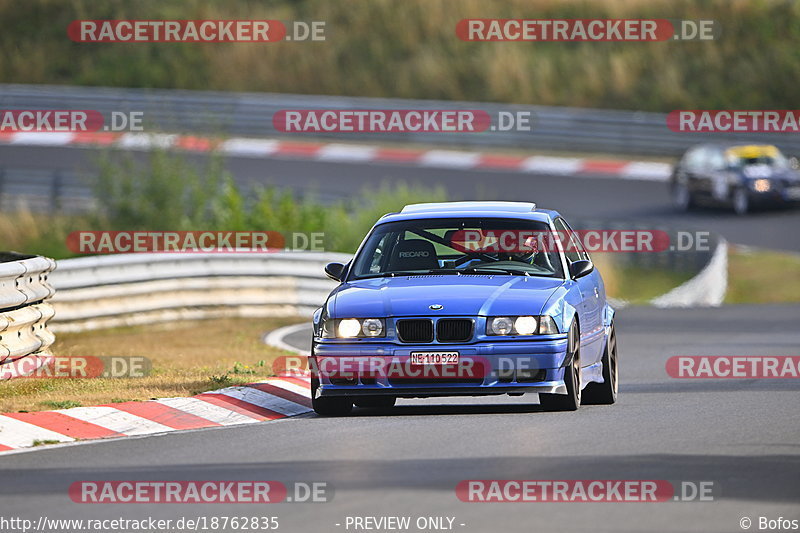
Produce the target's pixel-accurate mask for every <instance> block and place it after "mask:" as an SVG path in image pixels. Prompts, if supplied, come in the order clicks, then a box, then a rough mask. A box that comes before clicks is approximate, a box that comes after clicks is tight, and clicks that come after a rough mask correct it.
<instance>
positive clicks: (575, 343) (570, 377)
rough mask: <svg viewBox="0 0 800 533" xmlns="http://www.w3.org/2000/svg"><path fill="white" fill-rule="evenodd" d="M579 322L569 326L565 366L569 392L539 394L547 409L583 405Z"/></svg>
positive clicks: (571, 409)
mask: <svg viewBox="0 0 800 533" xmlns="http://www.w3.org/2000/svg"><path fill="white" fill-rule="evenodd" d="M580 338H581V337H580V332H579V331H578V326H577V324H573V326H572V327H571V328H569V342H568V343H567V352H568V356H567V358H568V361H569V362H568V364H567V366H566V367H565V368H564V383H565V384H566V385H567V394H550V393H541V394H539V404H540V405H541V406H542V408H543V409H544V410H545V411H575V410H576V409H578V407H579V406H580V405H581V342H580Z"/></svg>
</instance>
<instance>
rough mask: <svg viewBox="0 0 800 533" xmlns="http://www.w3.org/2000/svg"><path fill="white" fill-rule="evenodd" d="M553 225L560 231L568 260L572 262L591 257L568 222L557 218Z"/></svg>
mask: <svg viewBox="0 0 800 533" xmlns="http://www.w3.org/2000/svg"><path fill="white" fill-rule="evenodd" d="M553 225H554V226H555V228H556V231H558V233H559V238H560V239H561V244H562V245H563V246H564V255H565V256H566V257H567V261H569V262H570V263H572V262H574V261H580V260H582V259H589V256H588V255H587V254H586V252H585V251H584V249H583V245H582V244H581V242H580V239H578V236H577V235H576V234H575V232H574V231H572V228H570V227H569V226H568V225H567V222H566V221H565V220H564V219H563V218H557V219H555V221H554V222H553Z"/></svg>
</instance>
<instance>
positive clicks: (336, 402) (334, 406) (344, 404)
mask: <svg viewBox="0 0 800 533" xmlns="http://www.w3.org/2000/svg"><path fill="white" fill-rule="evenodd" d="M318 388H319V381H318V380H317V378H314V377H312V378H311V407H312V408H313V409H314V412H315V413H317V414H318V415H320V416H344V415H346V414H349V413H350V411H352V410H353V400H351V399H350V398H348V397H347V396H329V397H325V398H317V389H318Z"/></svg>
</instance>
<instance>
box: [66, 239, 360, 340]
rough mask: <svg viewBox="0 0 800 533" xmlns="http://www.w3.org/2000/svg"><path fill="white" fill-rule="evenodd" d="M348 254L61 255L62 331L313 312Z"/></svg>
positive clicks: (328, 289)
mask: <svg viewBox="0 0 800 533" xmlns="http://www.w3.org/2000/svg"><path fill="white" fill-rule="evenodd" d="M349 259H350V256H348V255H344V254H328V253H325V254H323V253H309V252H276V253H269V254H263V253H247V252H241V253H190V254H151V253H142V254H125V255H109V256H93V257H81V258H76V259H65V260H62V261H59V262H58V270H57V271H56V272H55V273H54V275H53V278H52V283H53V286H55V287H56V288H57V289H58V292H57V294H56V296H55V298H54V299H53V303H54V305H55V307H56V309H57V310H58V315H57V317H56V320H55V321H54V324H53V329H54V330H55V331H82V330H89V329H99V328H106V327H117V326H126V325H139V324H150V323H155V322H163V321H171V320H181V319H185V320H188V319H201V318H219V317H227V316H246V317H260V316H295V315H304V314H307V315H310V313H311V312H313V310H314V309H315V308H317V307H319V306H320V305H321V304H322V303H323V302H324V301H325V297H326V296H327V295H328V293H329V292H330V291H331V289H332V288H333V287H334V286H335V285H336V284H335V283H334V282H332V281H330V280H328V279H327V278H325V276H324V274H323V267H324V266H325V264H326V263H328V262H330V261H348V260H349Z"/></svg>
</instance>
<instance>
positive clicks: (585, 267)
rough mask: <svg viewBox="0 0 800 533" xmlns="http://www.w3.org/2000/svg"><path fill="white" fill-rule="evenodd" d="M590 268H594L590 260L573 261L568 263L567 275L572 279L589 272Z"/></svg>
mask: <svg viewBox="0 0 800 533" xmlns="http://www.w3.org/2000/svg"><path fill="white" fill-rule="evenodd" d="M592 270H594V265H593V264H592V262H591V261H587V260H586V259H581V260H579V261H573V262H572V263H570V264H569V275H570V277H571V278H572V279H578V278H582V277H583V276H585V275H587V274H590V273H591V272H592Z"/></svg>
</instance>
